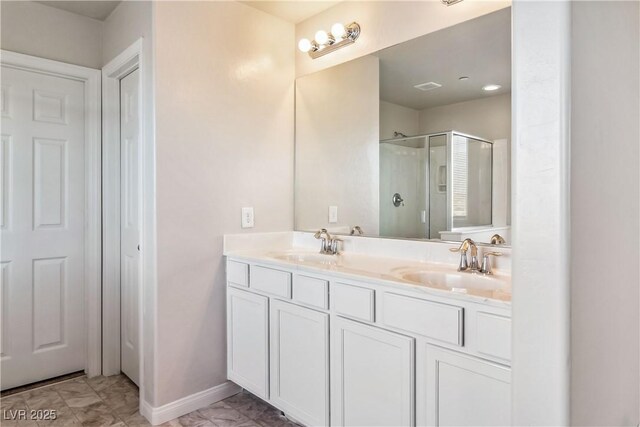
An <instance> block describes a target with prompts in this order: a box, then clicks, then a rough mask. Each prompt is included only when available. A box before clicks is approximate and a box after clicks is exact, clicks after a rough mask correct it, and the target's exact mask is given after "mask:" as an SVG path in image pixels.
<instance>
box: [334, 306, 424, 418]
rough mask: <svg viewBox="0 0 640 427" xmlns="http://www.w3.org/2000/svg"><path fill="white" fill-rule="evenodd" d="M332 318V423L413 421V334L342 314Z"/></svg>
mask: <svg viewBox="0 0 640 427" xmlns="http://www.w3.org/2000/svg"><path fill="white" fill-rule="evenodd" d="M331 322H332V323H331V425H332V426H410V425H413V421H414V339H413V338H410V337H407V336H404V335H400V334H396V333H393V332H389V331H386V330H383V329H379V328H376V327H372V326H368V325H364V324H361V323H358V322H354V321H350V320H346V319H342V318H340V317H332V318H331Z"/></svg>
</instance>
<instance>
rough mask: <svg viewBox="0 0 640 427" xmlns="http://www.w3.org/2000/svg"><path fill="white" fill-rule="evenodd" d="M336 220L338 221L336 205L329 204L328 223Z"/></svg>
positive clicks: (333, 222)
mask: <svg viewBox="0 0 640 427" xmlns="http://www.w3.org/2000/svg"><path fill="white" fill-rule="evenodd" d="M336 222H338V207H337V206H329V223H330V224H335V223H336Z"/></svg>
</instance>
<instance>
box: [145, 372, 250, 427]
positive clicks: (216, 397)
mask: <svg viewBox="0 0 640 427" xmlns="http://www.w3.org/2000/svg"><path fill="white" fill-rule="evenodd" d="M241 390H242V388H241V387H240V386H239V385H237V384H235V383H232V382H231V381H227V382H226V383H222V384H220V385H217V386H215V387H211V388H210V389H207V390H203V391H200V392H198V393H194V394H192V395H190V396H186V397H183V398H182V399H178V400H175V401H173V402H171V403H167V404H166V405H162V406H158V407H153V406H151V405H150V404H149V403H147V402H146V401H144V400H143V401H142V405H141V407H140V410H141V412H142V415H144V417H145V418H146V419H147V420H149V422H150V423H151V424H153V425H154V426H157V425H159V424H162V423H166V422H167V421H170V420H173V419H174V418H178V417H181V416H183V415H185V414H188V413H189V412H193V411H195V410H196V409H200V408H203V407H205V406H208V405H211V404H212V403H215V402H218V401H220V400H223V399H226V398H227V397H230V396H233V395H234V394H237V393H239V392H240V391H241Z"/></svg>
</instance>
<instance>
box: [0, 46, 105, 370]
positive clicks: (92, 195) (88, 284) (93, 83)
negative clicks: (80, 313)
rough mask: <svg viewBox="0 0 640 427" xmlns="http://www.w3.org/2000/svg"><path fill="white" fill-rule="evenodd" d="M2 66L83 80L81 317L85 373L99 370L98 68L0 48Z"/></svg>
mask: <svg viewBox="0 0 640 427" xmlns="http://www.w3.org/2000/svg"><path fill="white" fill-rule="evenodd" d="M0 63H2V65H3V66H6V67H10V68H14V69H18V70H24V71H30V72H34V73H39V74H45V75H49V76H54V77H61V78H66V79H71V80H76V81H79V82H81V83H83V84H84V89H85V90H84V102H85V129H84V136H85V154H84V157H85V237H84V243H85V251H84V255H85V259H84V261H85V262H84V283H85V289H84V291H85V292H84V319H85V334H86V358H85V373H86V374H87V376H89V377H92V376H95V375H100V373H101V372H102V341H101V330H102V310H101V283H102V282H101V267H102V263H101V260H102V241H101V240H102V239H101V226H102V217H101V213H102V211H101V189H100V188H101V179H102V176H101V129H100V126H101V108H102V104H101V92H100V70H94V69H92V68H87V67H82V66H79V65H72V64H67V63H64V62H58V61H53V60H50V59H44V58H39V57H36V56H31V55H25V54H22V53H17V52H12V51H8V50H0Z"/></svg>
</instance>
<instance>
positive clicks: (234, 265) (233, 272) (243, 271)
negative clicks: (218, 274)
mask: <svg viewBox="0 0 640 427" xmlns="http://www.w3.org/2000/svg"><path fill="white" fill-rule="evenodd" d="M227 282H230V283H233V284H234V285H240V286H249V264H245V263H244V262H238V261H227Z"/></svg>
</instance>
